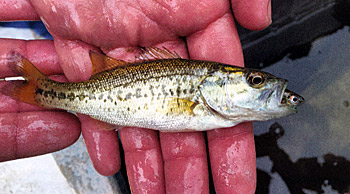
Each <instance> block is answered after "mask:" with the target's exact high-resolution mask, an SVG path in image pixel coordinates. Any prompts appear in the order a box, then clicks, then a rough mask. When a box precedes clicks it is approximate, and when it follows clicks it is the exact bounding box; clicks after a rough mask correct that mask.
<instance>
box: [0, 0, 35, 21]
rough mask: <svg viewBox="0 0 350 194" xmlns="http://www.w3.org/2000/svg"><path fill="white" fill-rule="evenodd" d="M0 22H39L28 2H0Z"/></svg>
mask: <svg viewBox="0 0 350 194" xmlns="http://www.w3.org/2000/svg"><path fill="white" fill-rule="evenodd" d="M0 5H1V6H0V21H14V20H39V16H38V15H37V14H36V12H35V10H34V8H33V6H32V5H31V3H30V1H28V0H0Z"/></svg>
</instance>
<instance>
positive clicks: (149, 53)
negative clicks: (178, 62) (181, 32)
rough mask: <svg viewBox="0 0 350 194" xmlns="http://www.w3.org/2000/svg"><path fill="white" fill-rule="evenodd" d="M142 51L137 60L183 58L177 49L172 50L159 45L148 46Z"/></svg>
mask: <svg viewBox="0 0 350 194" xmlns="http://www.w3.org/2000/svg"><path fill="white" fill-rule="evenodd" d="M141 50H142V52H141V53H140V55H139V56H138V57H136V61H149V60H160V59H178V58H181V57H180V55H179V54H177V53H176V52H175V51H174V52H171V51H170V50H169V49H167V48H165V47H163V49H160V48H157V47H146V48H145V49H141Z"/></svg>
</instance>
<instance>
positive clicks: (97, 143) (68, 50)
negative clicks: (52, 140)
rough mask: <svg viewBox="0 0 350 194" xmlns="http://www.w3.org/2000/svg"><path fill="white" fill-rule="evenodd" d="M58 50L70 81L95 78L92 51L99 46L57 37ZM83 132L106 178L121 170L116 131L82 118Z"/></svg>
mask: <svg viewBox="0 0 350 194" xmlns="http://www.w3.org/2000/svg"><path fill="white" fill-rule="evenodd" d="M54 42H55V48H56V51H57V55H58V59H59V61H60V64H61V67H62V69H63V72H64V73H65V75H66V77H67V78H68V80H69V81H83V80H88V79H89V78H90V76H91V62H90V57H89V50H97V49H96V48H95V47H93V46H91V45H88V44H86V43H83V42H81V41H78V40H77V41H72V40H65V39H60V38H58V37H55V39H54ZM79 118H80V122H81V130H82V133H83V136H84V139H85V144H86V148H87V150H88V152H89V155H90V158H91V161H92V163H93V165H94V167H95V169H96V170H97V172H99V173H100V174H102V175H113V174H114V173H116V172H117V171H118V170H119V169H120V154H119V145H118V136H117V133H116V132H115V131H113V130H112V131H111V130H110V131H106V127H109V126H108V125H105V124H102V123H101V122H99V121H96V120H94V119H91V118H89V117H87V116H84V115H79Z"/></svg>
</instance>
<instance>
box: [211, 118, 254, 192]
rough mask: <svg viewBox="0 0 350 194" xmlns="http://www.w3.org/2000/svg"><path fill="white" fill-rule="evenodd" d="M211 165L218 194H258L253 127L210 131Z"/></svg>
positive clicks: (244, 124)
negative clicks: (256, 190)
mask: <svg viewBox="0 0 350 194" xmlns="http://www.w3.org/2000/svg"><path fill="white" fill-rule="evenodd" d="M207 134H208V147H209V156H210V164H211V168H212V173H213V180H214V185H215V190H216V192H217V193H237V194H239V193H254V192H255V187H256V160H255V146H254V135H253V127H252V123H251V122H248V123H242V124H239V125H237V126H235V127H232V128H229V129H219V130H213V131H209V132H208V133H207Z"/></svg>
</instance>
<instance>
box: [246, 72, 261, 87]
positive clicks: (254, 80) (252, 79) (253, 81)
mask: <svg viewBox="0 0 350 194" xmlns="http://www.w3.org/2000/svg"><path fill="white" fill-rule="evenodd" d="M246 79H247V82H248V83H249V85H250V86H252V87H254V88H259V87H261V86H262V85H263V84H264V83H265V78H264V75H263V74H262V73H260V72H250V73H249V74H248V75H247V77H246Z"/></svg>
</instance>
